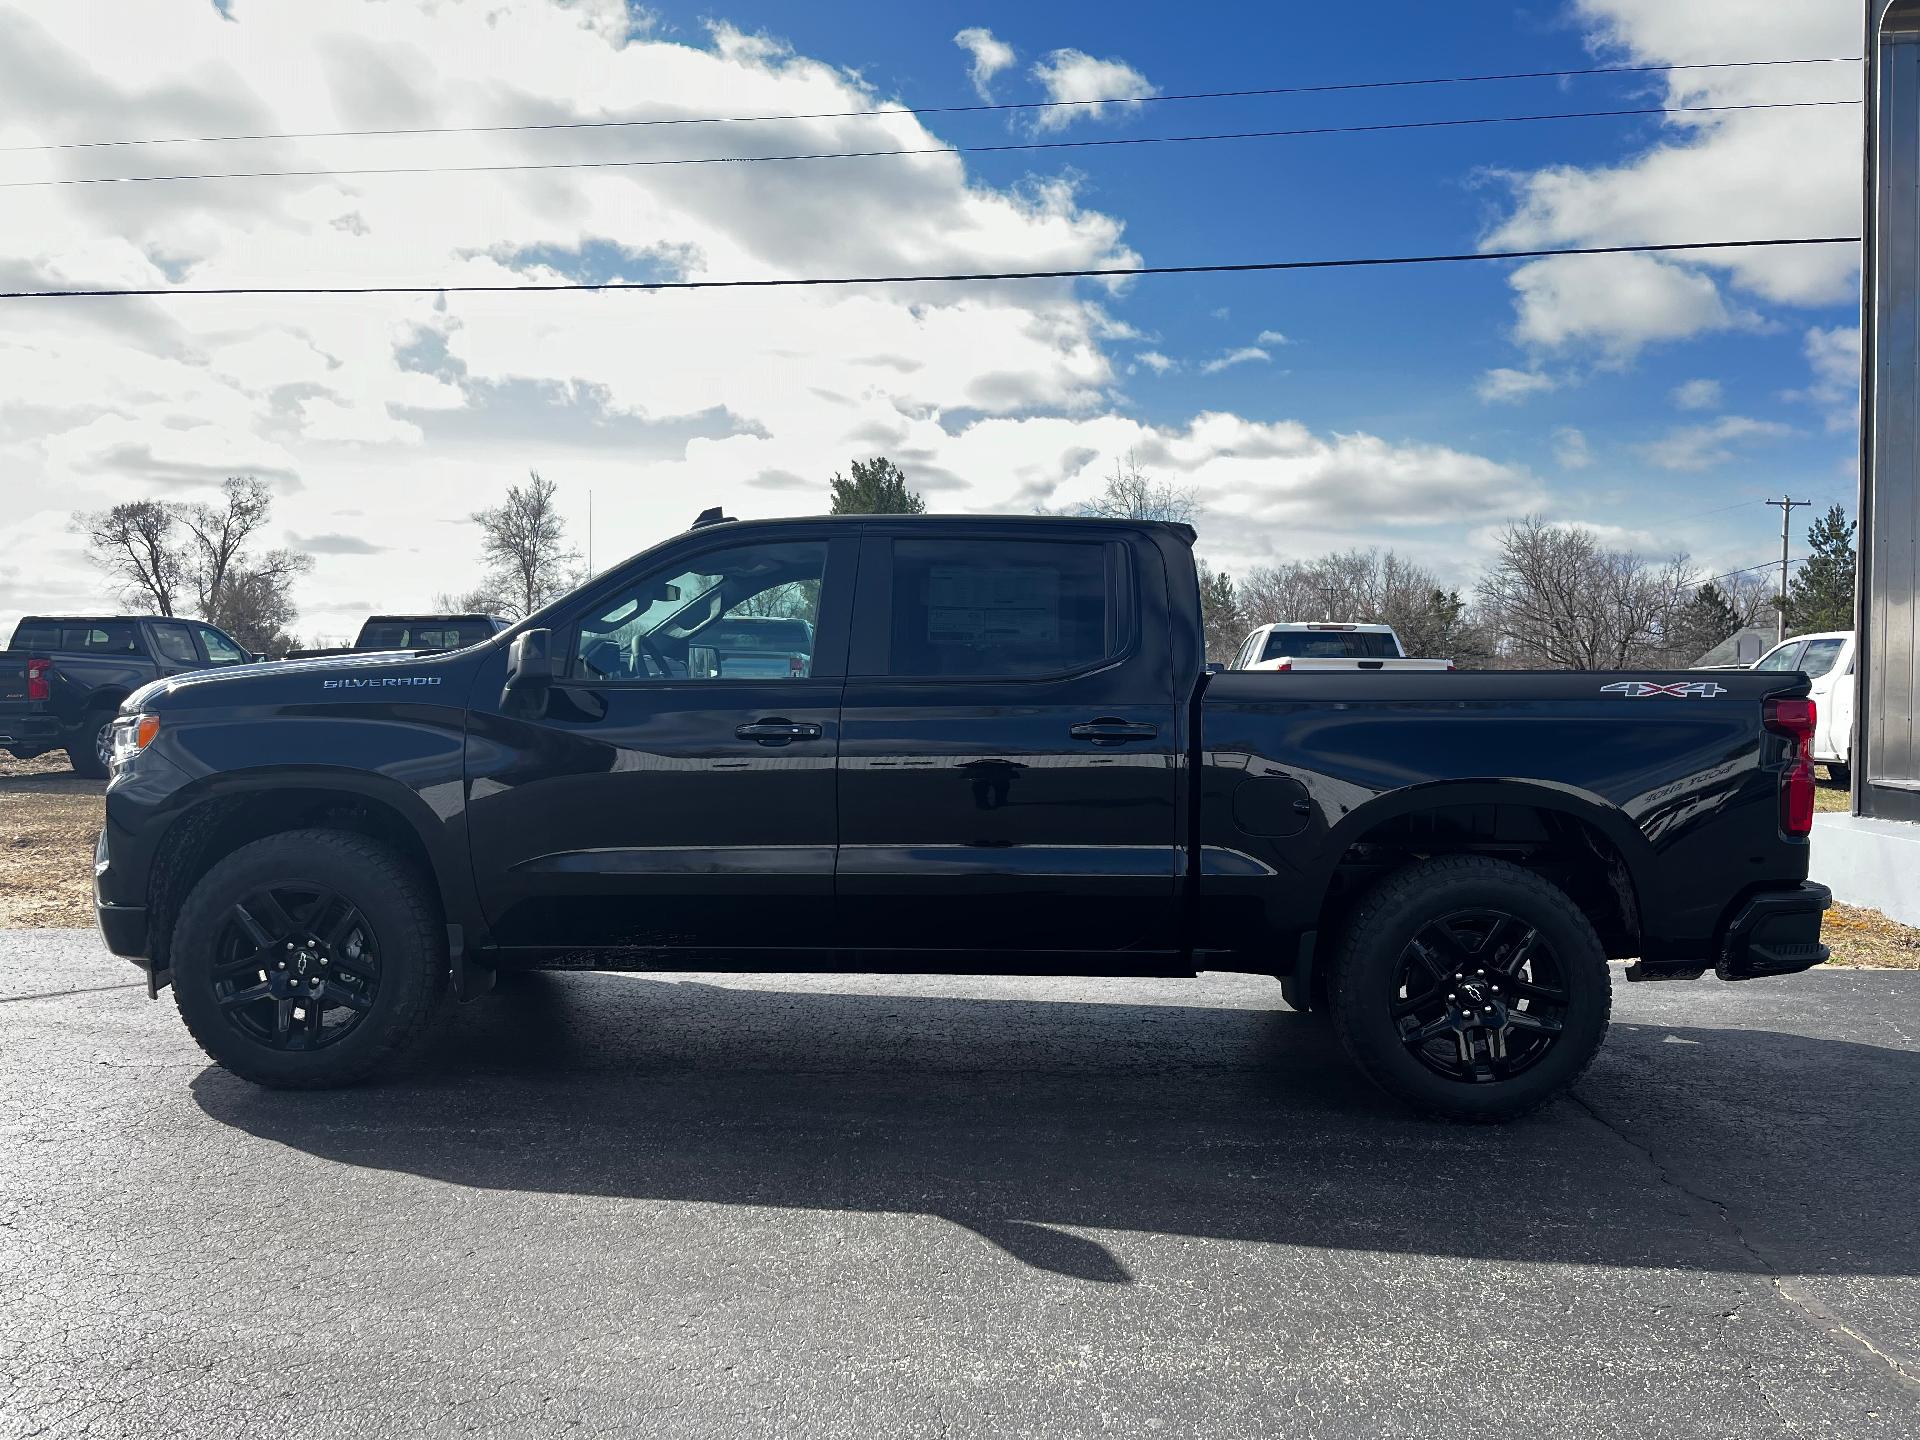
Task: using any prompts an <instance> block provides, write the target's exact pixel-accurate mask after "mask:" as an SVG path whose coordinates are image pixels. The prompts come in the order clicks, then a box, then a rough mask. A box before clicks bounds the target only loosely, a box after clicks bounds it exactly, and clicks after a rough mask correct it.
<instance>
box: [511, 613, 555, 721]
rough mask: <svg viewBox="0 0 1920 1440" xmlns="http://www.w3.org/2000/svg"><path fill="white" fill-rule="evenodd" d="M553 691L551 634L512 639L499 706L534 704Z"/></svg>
mask: <svg viewBox="0 0 1920 1440" xmlns="http://www.w3.org/2000/svg"><path fill="white" fill-rule="evenodd" d="M552 688H553V632H552V631H551V630H528V631H525V632H523V633H521V634H519V635H516V636H514V638H513V644H512V645H511V646H509V647H508V648H507V683H506V685H505V687H504V688H503V689H502V690H501V692H500V703H501V704H502V705H506V704H508V703H510V702H512V701H515V700H519V701H522V702H532V703H535V704H537V702H539V701H542V700H544V699H545V698H546V694H547V691H548V690H550V689H552Z"/></svg>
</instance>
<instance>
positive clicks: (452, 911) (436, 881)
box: [160, 765, 486, 979]
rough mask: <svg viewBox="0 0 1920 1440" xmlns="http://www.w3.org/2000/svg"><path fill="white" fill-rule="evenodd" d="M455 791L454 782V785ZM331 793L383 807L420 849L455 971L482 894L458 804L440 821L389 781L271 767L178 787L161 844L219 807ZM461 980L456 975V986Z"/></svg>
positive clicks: (478, 922) (333, 769)
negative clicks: (208, 808)
mask: <svg viewBox="0 0 1920 1440" xmlns="http://www.w3.org/2000/svg"><path fill="white" fill-rule="evenodd" d="M452 783H459V782H452ZM313 791H333V792H337V793H344V794H349V795H353V796H355V797H356V798H359V799H364V800H366V801H369V802H370V803H372V804H375V805H380V806H383V807H384V808H385V809H387V810H390V811H392V812H393V813H394V814H396V815H398V816H399V817H400V820H401V822H402V823H403V824H404V825H405V826H406V827H407V829H408V830H409V831H410V832H411V833H412V835H413V837H414V839H415V840H416V841H417V842H418V844H419V847H420V850H421V853H422V854H424V855H425V856H426V858H427V864H428V866H429V868H430V870H431V874H430V875H429V877H428V878H429V879H430V880H431V881H432V883H433V886H434V888H435V890H436V891H438V893H439V896H440V905H441V909H442V911H443V912H444V914H445V919H446V923H447V928H448V941H449V947H450V949H451V951H452V953H453V958H454V960H455V962H456V966H457V965H458V963H459V961H460V959H461V958H462V952H463V951H466V952H470V951H471V949H472V948H473V945H474V938H472V937H478V936H484V934H485V930H486V925H485V919H484V916H483V914H482V912H481V910H480V896H479V890H478V888H477V887H476V886H475V884H474V881H473V867H472V865H471V864H470V863H469V860H468V855H467V837H466V811H465V804H464V796H462V803H461V804H460V805H459V807H458V808H456V809H455V810H454V811H453V813H452V814H451V815H449V816H446V817H442V816H441V815H440V814H439V813H438V812H437V811H436V810H435V809H434V808H433V807H432V806H431V805H429V804H428V802H427V801H426V800H425V799H424V798H423V797H422V796H421V795H420V793H419V792H418V791H415V790H412V789H409V788H408V787H407V786H406V785H404V784H402V783H401V782H400V781H398V780H395V779H393V778H391V777H389V776H385V775H379V774H374V773H372V772H369V771H366V770H355V769H352V768H349V767H346V766H335V765H273V766H256V767H252V768H249V769H243V770H222V771H217V772H214V773H212V774H209V775H205V776H203V777H201V778H199V779H196V780H194V781H191V782H189V783H188V784H187V785H185V786H182V787H181V789H180V790H179V791H178V792H176V794H175V796H174V797H173V803H172V804H170V805H169V806H168V809H169V811H170V812H171V813H170V818H169V819H168V822H167V824H166V827H165V829H164V830H163V831H162V835H161V840H160V844H161V846H162V847H164V846H165V845H167V843H168V842H169V840H170V839H171V838H172V837H174V836H176V835H177V834H178V833H179V830H180V827H181V826H183V825H186V824H188V823H189V822H190V821H191V819H192V817H193V816H194V815H196V814H204V813H206V812H205V807H206V806H208V805H209V804H215V803H218V802H222V801H230V800H245V799H249V798H252V797H254V796H257V795H265V794H269V793H273V792H280V793H287V792H296V793H297V792H313ZM457 978H458V976H457V975H456V979H457Z"/></svg>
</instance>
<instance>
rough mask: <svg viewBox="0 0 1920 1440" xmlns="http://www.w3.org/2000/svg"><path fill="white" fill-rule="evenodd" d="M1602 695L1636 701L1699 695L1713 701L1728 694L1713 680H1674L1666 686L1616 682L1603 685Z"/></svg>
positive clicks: (1651, 681)
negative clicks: (1627, 697)
mask: <svg viewBox="0 0 1920 1440" xmlns="http://www.w3.org/2000/svg"><path fill="white" fill-rule="evenodd" d="M1600 693H1601V694H1602V695H1626V696H1629V697H1630V698H1632V699H1635V700H1644V699H1646V698H1647V697H1648V696H1649V695H1671V696H1673V697H1674V698H1675V699H1676V700H1684V699H1686V698H1687V696H1689V695H1698V696H1701V697H1703V698H1705V699H1709V700H1711V699H1712V698H1713V697H1714V696H1715V695H1724V694H1726V693H1727V687H1726V686H1724V685H1716V684H1714V683H1713V681H1711V680H1674V681H1671V682H1669V683H1668V684H1665V685H1662V684H1660V683H1658V682H1657V681H1653V680H1616V681H1614V682H1613V684H1611V685H1602V686H1601V687H1600Z"/></svg>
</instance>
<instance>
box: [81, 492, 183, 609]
mask: <svg viewBox="0 0 1920 1440" xmlns="http://www.w3.org/2000/svg"><path fill="white" fill-rule="evenodd" d="M73 525H74V529H76V530H78V531H79V532H80V533H81V534H82V535H83V536H85V537H86V541H87V558H88V559H89V560H91V561H92V562H93V563H94V564H95V565H97V566H98V567H99V568H100V569H101V570H103V571H105V572H106V573H107V575H108V577H109V578H110V579H111V580H112V581H113V584H114V589H115V591H116V592H117V593H118V594H119V595H120V596H121V598H122V599H124V600H125V601H126V602H127V603H128V604H129V605H132V606H134V607H136V608H138V609H145V608H146V607H147V606H149V605H151V606H152V607H153V608H154V610H155V611H157V612H158V613H159V614H162V615H171V614H173V610H174V605H175V603H176V601H177V599H178V596H179V592H180V584H181V573H180V571H181V561H180V555H179V552H178V551H177V550H176V549H175V548H174V543H173V542H174V534H175V531H176V529H177V528H178V525H179V518H178V517H177V516H176V515H175V514H174V512H173V509H172V508H171V507H170V506H167V505H165V504H162V503H161V502H160V501H158V500H129V501H127V502H126V503H125V504H122V505H115V506H114V507H113V508H112V509H111V510H96V511H93V512H91V513H87V512H76V513H75V514H74V517H73Z"/></svg>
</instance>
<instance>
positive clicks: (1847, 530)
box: [1787, 505, 1854, 635]
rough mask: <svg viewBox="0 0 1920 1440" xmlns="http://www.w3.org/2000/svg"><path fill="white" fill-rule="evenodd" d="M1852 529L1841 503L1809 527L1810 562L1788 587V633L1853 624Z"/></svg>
mask: <svg viewBox="0 0 1920 1440" xmlns="http://www.w3.org/2000/svg"><path fill="white" fill-rule="evenodd" d="M1853 532H1854V525H1853V522H1852V521H1850V520H1848V519H1847V512H1846V511H1845V510H1844V509H1842V508H1841V507H1840V506H1838V505H1835V506H1834V507H1833V508H1832V509H1830V510H1828V511H1827V513H1826V514H1825V515H1823V516H1821V517H1820V518H1819V519H1818V520H1816V521H1814V522H1813V524H1812V525H1810V526H1809V527H1808V528H1807V545H1808V547H1809V553H1808V556H1807V562H1806V564H1804V565H1802V566H1801V567H1800V573H1799V574H1798V575H1795V576H1794V577H1793V581H1792V583H1791V584H1790V585H1788V587H1787V633H1788V634H1789V635H1805V634H1807V633H1808V632H1810V631H1817V630H1851V629H1852V628H1853V572H1854V554H1853Z"/></svg>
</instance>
